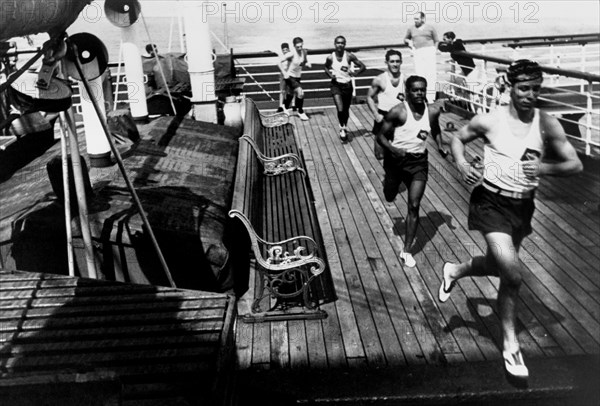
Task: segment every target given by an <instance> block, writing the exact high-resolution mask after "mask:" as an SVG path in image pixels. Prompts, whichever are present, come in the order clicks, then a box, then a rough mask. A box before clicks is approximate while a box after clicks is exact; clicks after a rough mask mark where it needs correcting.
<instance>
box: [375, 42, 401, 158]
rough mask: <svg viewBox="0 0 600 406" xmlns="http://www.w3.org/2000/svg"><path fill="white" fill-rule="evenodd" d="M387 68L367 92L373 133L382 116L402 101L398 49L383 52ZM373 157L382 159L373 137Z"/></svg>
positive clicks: (381, 150) (378, 145) (381, 149)
mask: <svg viewBox="0 0 600 406" xmlns="http://www.w3.org/2000/svg"><path fill="white" fill-rule="evenodd" d="M385 65H386V67H387V70H386V71H385V72H383V73H381V74H380V75H378V76H376V77H375V79H373V82H372V83H371V88H370V89H369V92H368V93H367V104H368V105H369V108H370V109H371V111H372V112H373V115H374V116H375V122H374V123H373V134H377V132H378V131H379V128H380V127H381V125H382V123H383V117H384V116H385V115H386V114H387V112H388V111H390V109H391V108H392V107H394V106H395V105H396V104H398V103H401V102H402V101H404V81H405V78H404V75H402V73H401V72H400V66H401V65H402V54H401V53H400V51H396V50H395V49H390V50H388V51H387V52H386V53H385ZM374 152H375V157H376V158H377V159H383V148H382V147H381V144H379V142H377V138H375V145H374Z"/></svg>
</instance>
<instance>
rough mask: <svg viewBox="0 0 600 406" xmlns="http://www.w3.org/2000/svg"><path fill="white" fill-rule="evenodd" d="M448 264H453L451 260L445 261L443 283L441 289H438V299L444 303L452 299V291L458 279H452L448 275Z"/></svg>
mask: <svg viewBox="0 0 600 406" xmlns="http://www.w3.org/2000/svg"><path fill="white" fill-rule="evenodd" d="M446 265H451V264H450V262H445V263H444V266H443V267H442V283H441V284H440V290H439V291H438V299H439V301H440V302H442V303H444V302H445V301H446V300H448V299H450V292H452V289H453V288H454V285H456V280H450V277H446V275H447V274H446Z"/></svg>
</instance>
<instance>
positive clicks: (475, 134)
mask: <svg viewBox="0 0 600 406" xmlns="http://www.w3.org/2000/svg"><path fill="white" fill-rule="evenodd" d="M487 120H488V118H487V116H475V117H473V118H472V119H471V121H470V122H469V123H468V124H467V125H465V126H463V127H462V128H461V129H460V130H459V131H458V133H457V134H456V136H455V137H454V138H452V142H451V144H450V145H451V149H452V156H453V157H454V161H455V162H456V167H457V168H458V170H459V171H460V173H461V175H462V177H463V180H464V181H465V182H466V183H467V184H468V185H474V184H475V183H477V182H479V180H480V179H481V178H482V177H483V173H482V172H480V171H479V170H477V169H475V168H473V167H472V165H471V164H470V163H469V162H467V159H466V158H465V144H467V143H469V142H471V141H473V140H475V139H477V138H479V137H484V136H485V134H486V133H487V129H488V123H487V122H486V121H487Z"/></svg>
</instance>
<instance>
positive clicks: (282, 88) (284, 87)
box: [277, 42, 294, 113]
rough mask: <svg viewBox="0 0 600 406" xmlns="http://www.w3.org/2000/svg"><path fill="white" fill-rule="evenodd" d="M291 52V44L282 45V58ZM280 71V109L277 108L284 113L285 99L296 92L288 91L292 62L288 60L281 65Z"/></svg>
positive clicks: (284, 43)
mask: <svg viewBox="0 0 600 406" xmlns="http://www.w3.org/2000/svg"><path fill="white" fill-rule="evenodd" d="M289 52H290V44H288V43H287V42H282V43H281V58H283V57H284V56H285V55H286V54H288V53H289ZM278 66H279V70H280V71H281V75H279V107H278V108H277V112H278V113H281V112H283V108H284V106H285V98H286V96H287V95H289V94H291V95H293V94H294V92H293V90H291V89H288V87H287V85H286V83H285V78H286V76H287V69H288V67H289V66H290V61H289V60H287V61H286V62H285V63H283V62H282V63H279V65H278Z"/></svg>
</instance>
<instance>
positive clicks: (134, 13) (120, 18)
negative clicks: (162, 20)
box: [104, 0, 142, 28]
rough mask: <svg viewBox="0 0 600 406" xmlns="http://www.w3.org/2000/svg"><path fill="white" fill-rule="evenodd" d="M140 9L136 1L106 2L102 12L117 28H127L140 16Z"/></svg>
mask: <svg viewBox="0 0 600 406" xmlns="http://www.w3.org/2000/svg"><path fill="white" fill-rule="evenodd" d="M141 11H142V7H141V5H140V3H139V1H137V0H106V2H105V3H104V12H105V13H106V18H108V20H109V21H110V22H111V23H112V24H113V25H116V26H117V27H121V28H123V27H129V26H131V25H133V23H135V22H136V21H137V19H138V17H139V16H140V12H141Z"/></svg>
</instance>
